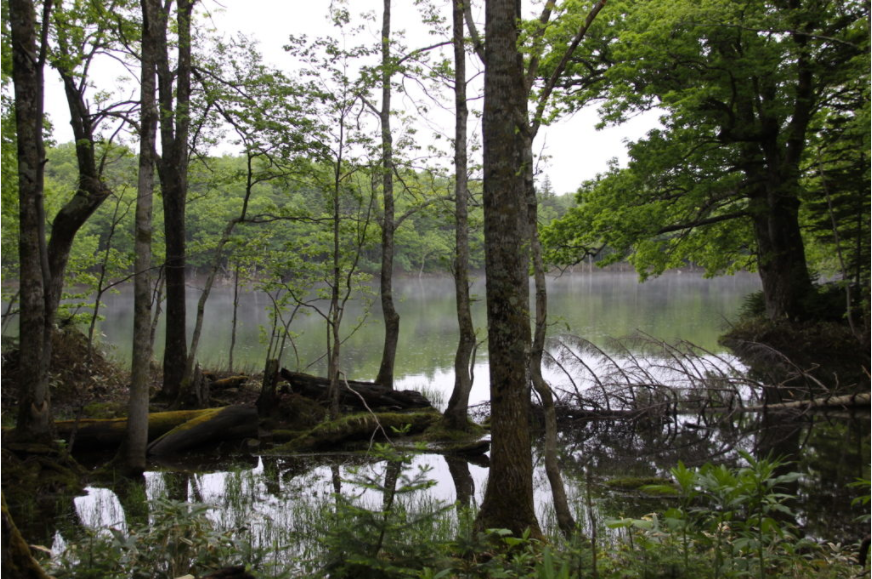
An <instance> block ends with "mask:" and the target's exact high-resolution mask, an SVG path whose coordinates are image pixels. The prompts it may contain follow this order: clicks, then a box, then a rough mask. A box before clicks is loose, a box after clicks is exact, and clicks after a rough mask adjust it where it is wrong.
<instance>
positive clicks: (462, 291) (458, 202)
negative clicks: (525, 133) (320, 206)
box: [445, 0, 475, 429]
mask: <svg viewBox="0 0 872 579" xmlns="http://www.w3.org/2000/svg"><path fill="white" fill-rule="evenodd" d="M452 9H453V10H452V14H453V16H452V29H453V44H454V104H455V110H456V115H457V117H456V122H455V126H454V271H453V273H454V294H455V297H456V302H457V325H458V328H459V330H460V337H459V340H458V342H457V351H456V352H455V354H454V389H453V390H452V391H451V398H450V399H449V400H448V406H447V407H446V408H445V421H446V423H447V425H448V426H449V427H450V428H455V429H465V428H466V427H467V414H468V411H469V392H470V391H471V390H472V372H471V368H470V362H471V360H472V350H473V348H474V347H475V327H474V326H473V323H472V312H471V310H470V298H469V210H468V205H469V184H468V179H467V170H468V166H467V154H466V142H467V141H466V131H467V120H468V118H469V109H468V107H467V104H466V52H465V49H464V43H463V4H462V2H461V0H453V1H452Z"/></svg>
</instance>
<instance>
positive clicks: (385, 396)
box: [281, 368, 432, 410]
mask: <svg viewBox="0 0 872 579" xmlns="http://www.w3.org/2000/svg"><path fill="white" fill-rule="evenodd" d="M281 376H282V378H284V379H285V380H287V381H288V384H290V386H291V391H292V392H295V393H297V394H301V395H303V396H305V397H307V398H314V399H318V400H326V399H327V390H328V388H329V386H330V381H329V380H328V379H327V378H321V377H318V376H310V375H309V374H301V373H299V372H291V371H289V370H286V369H285V368H282V370H281ZM364 401H365V402H366V405H364ZM339 403H340V404H341V405H343V406H351V407H353V408H357V409H360V410H366V406H369V408H371V409H373V410H374V409H376V408H388V409H392V410H410V409H413V408H432V405H431V404H430V401H429V400H427V399H426V398H424V396H423V395H421V393H420V392H416V391H414V390H391V389H390V388H386V387H384V386H382V385H380V384H376V383H374V382H358V381H356V380H347V381H346V380H343V381H341V382H340V387H339Z"/></svg>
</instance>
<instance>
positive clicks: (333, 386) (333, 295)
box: [327, 127, 344, 419]
mask: <svg viewBox="0 0 872 579" xmlns="http://www.w3.org/2000/svg"><path fill="white" fill-rule="evenodd" d="M343 128H344V127H343ZM340 131H342V129H340ZM340 134H342V133H340ZM343 137H344V134H342V136H340V141H339V142H340V144H339V150H340V155H339V158H338V159H337V161H336V169H335V173H334V184H333V185H334V187H333V276H332V279H331V284H330V285H331V287H330V311H329V320H328V321H327V325H328V335H327V346H328V359H327V376H328V378H329V379H330V418H331V419H336V418H338V417H339V354H340V351H341V347H342V341H341V339H340V335H339V325H340V324H341V322H342V311H341V309H340V304H339V283H340V281H341V270H340V263H339V217H340V213H339V189H340V174H341V171H342V155H341V151H342V146H343V142H344V139H343Z"/></svg>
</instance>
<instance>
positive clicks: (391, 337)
mask: <svg viewBox="0 0 872 579" xmlns="http://www.w3.org/2000/svg"><path fill="white" fill-rule="evenodd" d="M381 42H382V46H381V51H382V60H381V67H382V68H381V85H382V103H381V111H380V113H379V117H380V119H381V138H382V196H383V198H384V210H385V211H384V217H383V218H382V261H381V273H380V278H379V279H380V282H381V305H382V314H383V315H384V321H385V343H384V349H383V350H382V359H381V365H380V366H379V369H378V376H377V377H376V379H375V381H376V382H378V383H379V384H381V385H382V386H386V387H388V388H393V387H394V364H395V362H396V358H397V342H398V341H399V337H400V314H398V313H397V310H396V308H395V307H394V290H393V276H394V229H395V228H396V223H395V218H394V157H393V136H392V135H391V76H393V66H394V65H393V62H392V61H391V53H390V46H391V0H384V12H383V14H382V35H381Z"/></svg>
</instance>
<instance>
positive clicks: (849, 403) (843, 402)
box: [741, 392, 870, 411]
mask: <svg viewBox="0 0 872 579" xmlns="http://www.w3.org/2000/svg"><path fill="white" fill-rule="evenodd" d="M869 404H870V394H869V392H861V393H859V394H844V395H842V396H821V397H819V398H809V399H808V400H794V401H793V402H780V403H778V404H760V405H757V406H745V407H744V408H742V409H741V410H746V411H758V410H766V411H770V410H796V409H804V408H856V407H861V406H869Z"/></svg>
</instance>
